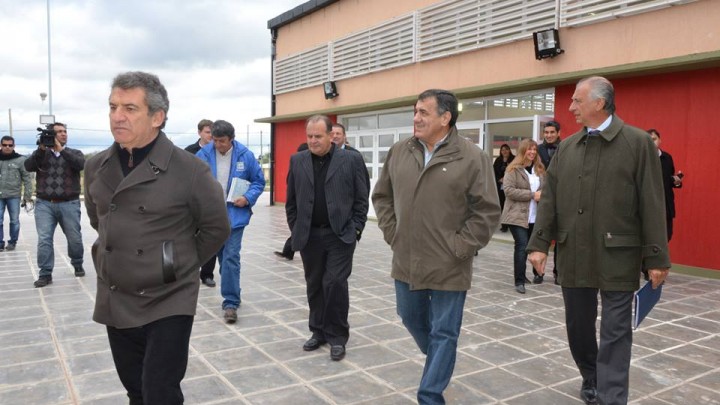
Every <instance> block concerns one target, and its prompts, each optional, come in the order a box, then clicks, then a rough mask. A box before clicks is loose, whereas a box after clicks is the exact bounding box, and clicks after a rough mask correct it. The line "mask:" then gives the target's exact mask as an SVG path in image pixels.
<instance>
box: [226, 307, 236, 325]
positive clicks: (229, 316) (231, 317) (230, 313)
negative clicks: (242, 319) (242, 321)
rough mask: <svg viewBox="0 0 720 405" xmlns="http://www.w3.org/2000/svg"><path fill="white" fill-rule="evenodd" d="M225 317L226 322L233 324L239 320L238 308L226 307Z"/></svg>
mask: <svg viewBox="0 0 720 405" xmlns="http://www.w3.org/2000/svg"><path fill="white" fill-rule="evenodd" d="M223 318H224V319H225V323H229V324H233V323H235V322H237V309H235V308H225V312H224V314H223Z"/></svg>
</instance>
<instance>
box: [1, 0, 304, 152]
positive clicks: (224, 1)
mask: <svg viewBox="0 0 720 405" xmlns="http://www.w3.org/2000/svg"><path fill="white" fill-rule="evenodd" d="M304 2H305V1H304V0H123V1H115V0H50V17H51V20H50V30H51V46H52V50H51V52H52V54H51V56H52V95H53V114H54V115H55V117H56V120H58V121H61V122H64V123H66V124H67V125H68V145H69V146H71V147H75V148H80V149H83V150H84V151H86V152H89V151H93V150H100V149H104V148H105V147H107V146H108V145H110V144H111V143H112V135H111V134H110V131H109V125H108V115H107V113H108V102H107V100H108V95H109V94H110V82H111V81H112V79H113V77H114V76H115V75H117V74H118V73H121V72H126V71H129V70H143V71H148V72H151V73H155V74H157V75H158V76H159V77H160V80H161V81H162V82H163V84H164V85H165V87H166V88H167V90H168V95H169V98H170V111H169V114H168V122H167V125H166V127H165V132H166V133H167V134H168V136H169V137H170V138H171V139H172V140H173V142H175V144H177V145H178V146H182V147H184V146H186V145H188V144H190V143H192V142H194V141H195V140H196V139H197V123H198V121H199V120H200V119H202V118H208V119H211V120H217V119H224V120H227V121H229V122H231V123H232V124H233V125H234V126H235V130H236V133H237V134H238V139H239V140H240V141H241V142H243V143H246V132H247V130H248V125H249V126H250V127H249V130H250V134H251V136H250V142H249V143H250V146H251V147H252V149H253V150H255V152H256V153H258V152H259V150H260V147H259V144H260V135H259V133H260V131H262V132H263V135H264V136H263V138H264V139H263V141H264V143H266V144H267V143H268V142H269V138H270V137H269V131H270V127H269V125H264V124H255V123H253V120H254V119H255V118H259V117H266V116H269V115H270V31H269V30H268V29H267V21H268V20H269V19H271V18H274V17H276V16H278V15H279V14H281V13H283V12H285V11H287V10H290V9H292V8H293V7H296V6H298V5H300V4H302V3H304ZM0 55H2V57H0V135H7V134H8V133H9V114H8V109H12V124H13V135H14V137H15V139H16V142H17V144H18V152H20V153H28V152H30V151H31V150H32V149H34V145H35V139H36V133H37V131H35V128H36V127H38V126H39V123H38V119H39V115H40V114H47V113H48V100H45V102H44V103H43V102H42V101H41V98H40V93H42V92H46V93H47V92H48V52H47V2H46V0H22V1H20V0H0ZM264 151H265V152H267V151H266V150H264Z"/></svg>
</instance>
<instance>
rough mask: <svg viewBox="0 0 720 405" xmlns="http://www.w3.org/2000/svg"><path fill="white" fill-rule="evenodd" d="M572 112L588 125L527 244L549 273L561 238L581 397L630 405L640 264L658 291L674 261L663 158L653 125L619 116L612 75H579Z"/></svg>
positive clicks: (569, 150)
mask: <svg viewBox="0 0 720 405" xmlns="http://www.w3.org/2000/svg"><path fill="white" fill-rule="evenodd" d="M570 112H571V113H573V115H575V118H576V120H577V122H578V123H580V124H582V125H583V126H584V128H583V129H582V130H581V131H580V132H578V133H576V134H574V135H572V136H571V137H569V138H567V139H566V140H564V141H563V142H562V143H561V144H560V147H559V149H558V151H557V152H556V153H555V156H554V157H553V160H552V162H551V163H550V167H549V168H548V171H547V175H546V183H545V186H543V194H542V198H541V199H540V203H539V206H538V214H537V220H536V222H535V228H534V230H533V233H532V237H531V239H530V242H529V243H528V247H527V250H528V252H529V253H530V255H529V259H530V262H531V263H532V264H533V266H534V267H535V268H536V269H537V270H538V273H540V274H543V273H544V268H545V261H546V260H547V251H548V248H549V247H550V243H551V241H552V240H556V241H557V243H558V254H557V256H556V260H557V261H558V268H560V269H562V270H561V271H560V274H559V281H560V284H561V285H562V292H563V299H564V302H565V321H566V327H567V335H568V343H569V346H570V351H571V353H572V355H573V359H574V360H575V363H576V364H577V366H578V368H579V370H580V374H581V375H582V377H583V382H582V387H581V390H580V398H581V399H582V400H583V401H585V403H587V404H595V403H598V402H599V403H601V404H604V405H619V404H627V400H628V384H629V370H630V351H631V348H632V329H631V325H632V300H633V293H634V292H635V291H636V290H637V289H638V287H639V284H640V271H641V269H647V270H648V272H649V274H650V279H651V282H652V287H653V288H657V287H658V286H659V285H660V284H662V282H663V281H664V280H665V277H667V274H668V269H669V267H670V257H669V255H668V250H667V239H666V238H665V221H664V219H665V206H664V202H663V201H664V200H663V183H662V177H661V170H660V162H659V160H658V158H657V149H656V148H655V146H654V145H653V143H652V141H651V140H650V138H649V137H648V136H647V135H646V133H645V131H643V130H641V129H639V128H635V127H631V126H629V125H627V124H625V123H624V122H623V121H622V120H621V119H620V118H619V117H618V116H617V115H615V90H614V88H613V85H612V84H611V83H610V82H609V81H608V80H607V79H605V78H602V77H590V78H587V79H583V80H581V81H580V82H579V83H578V84H577V87H576V88H575V93H574V94H573V97H572V104H571V105H570ZM598 291H599V292H600V297H601V299H602V316H601V323H600V344H599V347H598V342H597V340H596V337H595V336H596V334H595V332H596V331H595V321H596V319H597V304H598V302H597V296H598Z"/></svg>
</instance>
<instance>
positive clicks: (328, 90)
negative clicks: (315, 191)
mask: <svg viewBox="0 0 720 405" xmlns="http://www.w3.org/2000/svg"><path fill="white" fill-rule="evenodd" d="M323 90H324V91H325V100H329V99H331V98H335V97H337V96H339V94H338V92H337V86H335V82H333V81H329V82H325V83H323Z"/></svg>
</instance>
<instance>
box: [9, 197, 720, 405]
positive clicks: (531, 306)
mask: <svg viewBox="0 0 720 405" xmlns="http://www.w3.org/2000/svg"><path fill="white" fill-rule="evenodd" d="M21 223H22V230H21V237H20V242H19V244H18V246H17V250H16V251H13V252H0V404H25V405H30V404H41V405H52V404H96V405H100V404H123V403H127V400H126V397H125V394H124V390H123V388H122V386H121V384H120V382H119V380H118V378H117V375H116V374H115V370H114V367H113V362H112V358H111V356H110V352H109V348H108V343H107V339H106V336H105V329H104V327H103V326H101V325H98V324H96V323H94V322H92V320H91V315H92V308H93V300H94V296H95V276H94V274H95V272H94V270H93V266H92V262H91V260H90V259H89V251H90V246H91V244H92V242H93V240H94V239H95V232H94V231H93V230H92V229H91V228H90V226H89V224H88V223H87V218H86V217H83V234H84V242H85V246H86V265H85V268H86V270H88V275H87V276H86V277H84V278H75V277H74V276H73V274H72V267H71V266H70V264H69V260H68V258H67V253H66V245H65V240H64V236H63V235H62V233H61V232H60V230H59V229H58V231H57V233H56V238H55V240H56V246H57V249H56V251H55V255H56V268H55V272H54V276H53V280H54V283H53V284H52V285H50V286H48V287H46V288H42V289H36V288H33V285H32V283H33V280H34V279H35V277H36V276H37V269H36V266H35V242H36V234H35V227H34V220H33V218H32V216H29V215H28V214H26V213H25V212H23V213H22V215H21ZM5 224H6V232H7V224H8V222H7V218H6V220H5ZM139 231H141V230H139ZM288 233H289V232H288V230H287V225H286V224H285V212H284V209H283V207H282V206H278V207H269V206H268V204H267V196H265V200H264V202H262V203H260V204H258V205H257V206H256V208H255V216H254V217H253V220H252V223H251V225H250V226H249V227H248V228H247V230H246V231H245V237H244V241H243V248H242V286H243V294H242V300H243V303H242V306H241V308H240V310H239V320H238V322H237V324H235V325H227V324H225V323H224V322H223V321H222V314H221V311H220V302H221V298H220V295H219V287H216V288H208V287H205V286H201V289H200V302H199V305H198V311H197V316H196V318H195V324H194V327H193V334H192V340H191V349H190V351H191V353H190V362H189V366H188V370H187V375H186V378H185V380H184V381H183V390H184V393H185V398H186V403H188V404H258V405H262V404H292V405H303V404H313V405H314V404H412V403H414V402H415V400H414V398H415V390H416V388H417V385H418V381H419V378H420V374H421V372H422V366H423V361H424V357H423V356H422V354H421V353H420V352H419V351H418V350H417V349H416V346H415V344H414V342H413V341H412V338H410V336H409V334H408V333H407V332H406V331H405V329H404V327H403V326H402V325H401V323H400V322H399V320H398V317H397V315H396V314H395V296H394V290H393V287H392V280H391V279H390V277H389V273H390V257H391V252H390V250H389V248H388V247H387V246H386V245H385V243H384V242H383V241H382V237H381V235H380V232H379V230H378V228H377V225H376V224H375V223H373V222H370V223H368V227H367V230H366V232H365V233H364V236H363V239H362V242H361V243H360V245H359V246H358V249H357V251H356V254H355V264H354V268H353V275H352V277H351V278H350V288H351V291H350V302H351V309H350V325H351V329H350V332H351V336H350V342H349V344H348V352H347V357H346V358H345V360H343V361H341V362H333V361H331V360H330V358H329V349H328V347H327V346H324V347H323V348H321V349H320V350H317V351H315V352H304V351H303V350H302V348H301V346H302V344H303V343H304V341H305V339H307V338H308V337H309V332H308V330H307V313H308V310H307V303H306V301H305V283H304V279H303V272H302V265H301V263H300V260H299V256H297V257H296V259H295V260H294V261H285V260H283V259H278V258H276V257H275V256H274V255H273V253H272V251H273V250H277V249H279V248H281V247H282V244H283V242H284V240H285V238H286V237H287V236H288ZM508 237H509V236H508V235H507V234H498V235H497V239H495V240H493V242H491V243H490V245H489V246H488V247H487V248H486V249H484V250H482V251H481V252H480V255H479V256H478V257H477V258H476V259H475V264H474V270H475V275H474V282H473V284H474V287H473V289H472V290H471V291H470V293H469V294H468V298H467V303H466V306H465V315H464V321H463V330H462V336H461V338H460V342H459V353H458V360H457V365H456V367H455V374H454V377H453V380H452V381H451V384H450V387H449V388H448V390H447V391H446V394H447V395H446V397H447V400H448V403H449V404H455V405H458V404H469V405H477V404H507V405H519V404H533V405H536V404H552V405H561V404H580V403H581V401H580V400H579V399H578V398H577V392H578V389H579V386H580V382H581V381H580V377H579V375H578V372H577V370H576V368H575V366H574V364H573V362H572V359H571V356H570V353H569V351H568V349H567V344H566V339H565V329H564V323H563V317H564V311H563V308H562V298H561V295H560V288H559V287H557V286H555V285H553V284H552V282H550V283H547V282H546V283H544V284H542V285H530V286H528V292H527V294H526V295H519V294H517V293H516V292H515V290H514V288H513V280H512V245H511V244H509V243H507V239H508ZM502 239H505V240H502ZM630 397H631V401H632V403H634V404H642V405H651V404H653V405H660V404H664V405H667V404H683V405H696V404H720V280H707V279H701V278H696V277H691V276H684V275H679V274H671V276H670V277H669V279H668V283H667V285H666V288H665V290H664V294H663V300H662V302H661V303H660V304H659V306H658V307H657V308H656V309H655V310H654V311H653V312H652V313H651V314H650V318H649V319H647V320H646V321H645V323H644V324H643V325H642V327H641V329H640V330H639V331H637V332H636V333H635V336H634V348H633V360H632V371H631V393H630Z"/></svg>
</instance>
